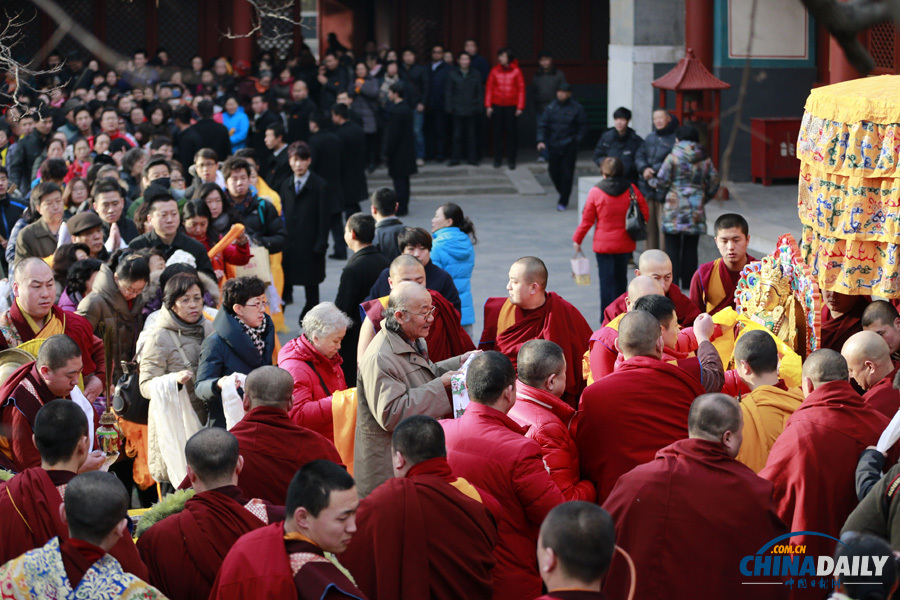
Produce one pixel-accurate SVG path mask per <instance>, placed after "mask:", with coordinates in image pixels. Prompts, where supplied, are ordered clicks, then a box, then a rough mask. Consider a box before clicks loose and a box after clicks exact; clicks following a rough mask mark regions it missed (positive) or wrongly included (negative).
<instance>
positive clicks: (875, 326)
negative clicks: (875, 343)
mask: <svg viewBox="0 0 900 600" xmlns="http://www.w3.org/2000/svg"><path fill="white" fill-rule="evenodd" d="M862 327H863V329H865V330H866V331H874V332H875V333H877V334H878V335H880V336H881V337H883V338H884V341H885V342H887V345H888V347H889V348H890V349H891V352H898V351H900V314H898V313H897V309H896V308H894V305H893V304H891V303H890V302H886V301H884V300H877V301H875V302H872V303H871V304H869V305H868V306H867V307H866V310H864V311H863V315H862Z"/></svg>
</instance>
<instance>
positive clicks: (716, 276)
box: [691, 213, 756, 315]
mask: <svg viewBox="0 0 900 600" xmlns="http://www.w3.org/2000/svg"><path fill="white" fill-rule="evenodd" d="M714 229H715V234H714V235H715V240H716V248H717V249H718V250H719V254H720V255H721V256H720V258H717V259H716V260H714V261H712V262H708V263H704V264H702V265H700V268H699V269H697V272H696V273H694V276H693V277H692V278H691V301H692V302H693V303H694V304H695V305H696V306H697V308H699V309H700V310H701V311H702V312H706V313H709V314H711V315H714V314H716V313H717V312H719V311H721V310H724V309H726V308H728V307H729V306H730V307H731V308H734V306H735V304H734V290H735V288H736V287H737V284H738V281H740V279H741V270H743V268H744V267H745V266H746V265H747V263H750V262H753V261H755V260H756V259H755V258H753V257H752V256H750V255H749V254H747V246H748V245H749V244H750V233H749V232H750V227H749V225H747V220H746V219H745V218H744V217H742V216H741V215H738V214H735V213H728V214H724V215H722V216H720V217H719V218H718V219H716V224H715V227H714Z"/></svg>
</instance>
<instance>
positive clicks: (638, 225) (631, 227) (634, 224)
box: [625, 186, 647, 242]
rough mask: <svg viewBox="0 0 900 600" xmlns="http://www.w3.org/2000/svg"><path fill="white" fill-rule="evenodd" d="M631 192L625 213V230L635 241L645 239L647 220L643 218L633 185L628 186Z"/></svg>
mask: <svg viewBox="0 0 900 600" xmlns="http://www.w3.org/2000/svg"><path fill="white" fill-rule="evenodd" d="M628 193H629V194H631V202H630V203H629V205H628V212H627V213H625V231H627V232H628V235H630V236H631V239H633V240H634V241H636V242H640V241H641V240H646V239H647V222H646V221H645V220H644V214H643V213H642V212H641V207H640V206H638V201H637V196H635V195H634V186H630V187H629V188H628Z"/></svg>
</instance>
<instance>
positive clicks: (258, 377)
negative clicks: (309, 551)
mask: <svg viewBox="0 0 900 600" xmlns="http://www.w3.org/2000/svg"><path fill="white" fill-rule="evenodd" d="M293 389H294V380H293V378H292V377H291V375H290V373H288V372H287V371H285V370H284V369H280V368H278V367H272V366H266V367H259V368H257V369H254V370H253V371H251V372H250V374H249V375H248V376H247V381H246V382H245V383H244V410H245V411H247V414H245V415H244V418H243V419H241V420H240V421H239V422H237V423H236V424H235V426H234V427H232V428H231V433H233V434H234V437H236V438H237V441H238V444H239V445H240V448H241V456H242V457H243V458H244V468H243V470H242V471H241V475H240V477H239V478H238V487H239V488H241V491H242V492H243V493H244V497H245V498H259V499H261V500H267V501H268V502H271V503H272V504H275V505H280V504H281V503H282V502H284V497H285V494H287V488H288V485H289V484H290V482H291V477H293V475H294V473H296V472H297V469H299V468H300V467H302V466H303V465H305V464H306V463H308V462H310V461H312V460H316V459H320V458H324V459H326V460H330V461H332V462H336V463H338V464H340V463H341V458H340V455H339V454H338V452H337V450H336V449H335V447H334V444H332V443H331V442H329V441H328V440H327V439H326V438H325V437H323V436H321V435H319V434H318V433H316V432H315V431H312V430H311V429H307V428H305V427H300V426H299V425H297V424H295V423H294V422H293V421H291V418H290V417H289V416H288V411H289V410H290V409H291V406H292V404H293V400H292V398H291V392H292V391H293Z"/></svg>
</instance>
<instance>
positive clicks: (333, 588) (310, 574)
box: [210, 460, 366, 600]
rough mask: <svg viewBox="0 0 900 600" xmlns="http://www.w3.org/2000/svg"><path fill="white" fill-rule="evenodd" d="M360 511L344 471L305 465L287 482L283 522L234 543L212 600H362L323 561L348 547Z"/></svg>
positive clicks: (322, 462)
mask: <svg viewBox="0 0 900 600" xmlns="http://www.w3.org/2000/svg"><path fill="white" fill-rule="evenodd" d="M320 507H324V508H320ZM358 507H359V499H358V497H357V494H356V485H355V484H354V482H353V478H352V477H351V476H350V474H349V473H347V471H346V470H345V469H344V468H343V467H341V466H338V465H335V464H334V463H331V462H329V461H326V460H316V461H313V462H311V463H309V464H307V465H305V466H304V467H303V468H302V469H300V471H299V472H298V473H297V475H296V476H294V479H293V480H292V481H291V485H290V489H289V490H288V494H287V503H286V506H285V510H286V512H287V518H286V519H285V521H284V522H283V523H275V524H273V525H269V526H267V527H261V528H259V529H257V530H255V531H251V532H250V533H248V534H246V535H244V536H242V537H241V538H240V539H239V540H238V541H237V543H235V545H234V546H233V547H232V548H231V550H230V551H229V552H228V556H226V557H225V561H224V562H223V563H222V568H221V569H220V570H219V575H218V577H216V581H215V584H214V585H213V590H212V593H211V594H210V600H269V599H270V598H298V599H299V600H343V599H346V598H355V599H361V600H365V598H366V596H365V595H364V594H363V593H362V592H361V591H360V590H359V589H358V588H357V587H356V585H354V584H353V582H351V581H350V579H348V578H347V576H346V575H344V573H343V572H341V570H340V569H338V567H337V566H336V565H335V563H334V562H332V561H331V560H329V559H328V558H326V557H325V552H331V553H333V554H340V553H341V552H344V551H345V550H346V549H347V546H348V544H349V543H350V539H351V537H352V536H353V533H354V531H355V530H356V510H357V508H358Z"/></svg>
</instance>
